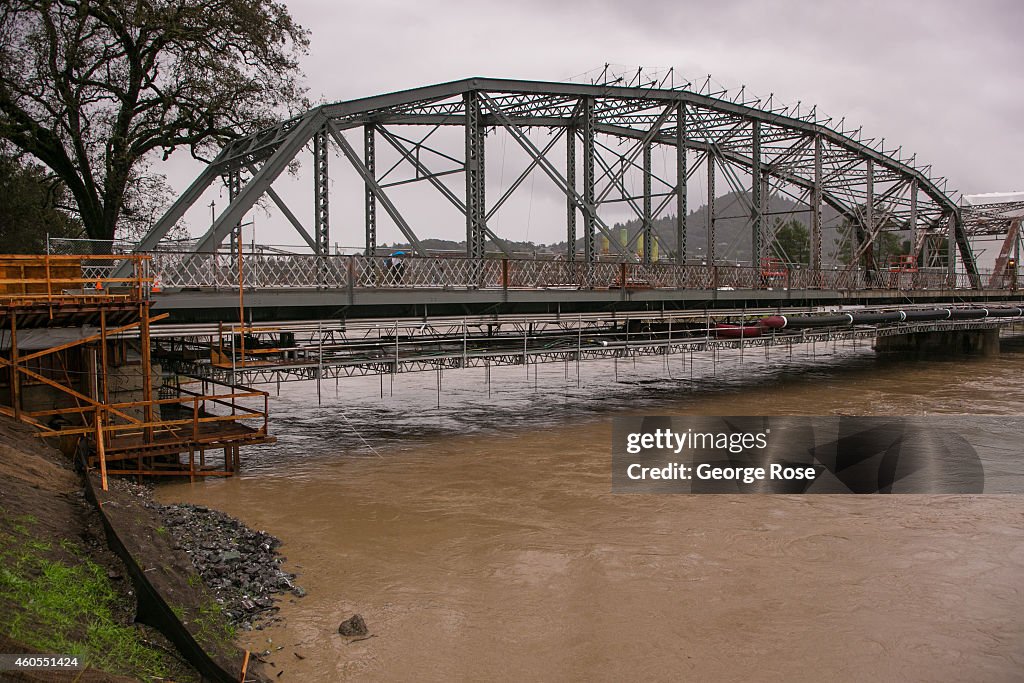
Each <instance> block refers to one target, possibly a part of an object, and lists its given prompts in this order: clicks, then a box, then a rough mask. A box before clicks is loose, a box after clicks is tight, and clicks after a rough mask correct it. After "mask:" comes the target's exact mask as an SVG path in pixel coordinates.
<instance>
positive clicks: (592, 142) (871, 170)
mask: <svg viewBox="0 0 1024 683" xmlns="http://www.w3.org/2000/svg"><path fill="white" fill-rule="evenodd" d="M398 126H424V127H431V128H436V127H445V126H457V127H460V128H462V129H463V130H464V139H465V148H464V153H463V155H462V156H461V158H458V159H454V158H452V157H451V156H449V157H448V158H449V159H452V160H453V161H456V162H457V167H456V168H455V169H454V170H453V169H449V170H446V171H444V172H437V171H435V170H434V169H430V168H428V167H427V166H426V164H425V163H424V162H423V161H422V159H420V158H419V156H418V155H417V154H416V153H415V152H416V151H418V150H414V149H412V148H411V146H410V144H409V143H408V142H407V141H404V140H405V139H404V138H403V137H401V136H397V135H394V134H393V132H392V131H393V129H394V128H395V127H398ZM353 129H361V130H362V132H363V136H362V137H363V148H362V150H358V151H357V150H356V149H355V147H354V146H353V145H352V143H351V142H350V141H349V140H348V139H347V138H346V136H345V135H344V133H345V132H346V131H351V130H353ZM488 129H500V130H502V131H505V132H507V134H508V135H509V136H510V137H511V139H513V140H514V141H515V142H516V143H517V144H518V145H519V147H521V148H522V150H523V151H524V152H525V153H526V154H527V155H528V157H529V158H530V167H529V168H528V169H527V172H530V171H533V172H537V171H539V172H542V173H544V174H545V175H547V176H548V177H549V178H550V179H551V180H552V181H553V182H554V183H555V185H557V186H558V188H559V189H560V190H561V191H562V193H563V194H564V195H565V197H566V239H567V240H568V241H569V244H570V245H572V244H574V243H575V242H576V239H577V238H582V240H583V246H584V248H583V254H582V258H584V259H596V258H597V255H598V248H597V244H596V240H597V238H598V236H600V235H603V236H604V237H605V238H606V239H607V240H608V244H609V245H610V246H611V248H613V249H614V250H615V251H616V252H618V253H619V255H620V256H621V258H623V259H632V258H635V257H634V256H633V254H634V251H635V249H634V246H635V245H634V244H623V243H622V242H621V241H620V240H619V239H618V237H617V236H616V235H614V234H612V231H611V229H610V228H609V226H608V225H607V224H606V223H604V221H602V219H601V217H600V212H599V209H600V206H601V204H602V202H603V201H605V200H607V199H608V197H609V195H610V194H614V193H616V192H617V193H618V195H619V196H617V197H616V198H615V199H616V201H624V202H626V203H627V204H629V205H630V206H631V208H632V209H633V211H634V212H635V213H636V215H637V218H638V219H639V220H640V223H641V225H642V231H641V234H642V236H643V244H644V245H651V244H653V243H654V241H655V240H658V239H663V238H664V236H659V235H657V234H655V232H654V221H655V219H656V218H657V217H658V215H659V214H660V213H661V212H662V211H664V210H666V209H668V208H670V207H672V208H674V209H675V213H676V218H675V223H674V232H675V235H674V236H673V237H674V239H672V240H669V241H670V242H671V243H672V244H674V245H675V248H674V249H672V254H671V258H672V259H674V260H676V261H677V262H679V263H683V262H685V260H686V259H687V257H689V256H692V254H690V253H688V251H687V247H686V245H687V236H688V235H693V234H694V231H695V230H706V231H707V232H708V233H709V234H707V240H708V245H709V246H708V249H709V252H711V253H709V254H708V255H709V256H710V257H711V258H712V260H713V259H714V253H713V249H714V243H715V239H714V236H713V235H714V221H715V218H714V215H715V213H714V199H715V189H714V184H715V179H716V178H720V179H724V180H725V181H726V183H727V184H728V185H729V186H730V188H731V189H733V190H735V191H737V193H738V194H740V196H743V197H744V203H745V204H746V207H745V208H746V209H747V213H748V214H749V220H748V224H749V227H750V253H751V259H752V261H755V262H756V260H757V258H758V257H759V256H763V255H764V254H765V253H767V252H766V250H767V248H768V246H769V245H770V243H771V240H772V234H771V225H770V224H769V223H770V221H768V220H767V219H768V211H767V209H766V207H767V197H768V192H769V188H770V187H771V184H772V183H774V187H773V188H772V189H775V190H776V191H783V192H785V193H787V194H789V195H790V196H791V197H793V198H794V199H797V200H798V202H799V203H801V204H803V205H805V206H806V207H807V209H806V210H807V211H808V212H809V213H810V215H811V221H810V222H811V225H810V226H809V227H810V232H811V244H812V248H811V264H810V265H811V268H813V269H820V268H821V267H822V254H821V250H822V207H823V206H829V207H831V208H832V209H833V210H835V211H836V212H837V213H838V214H840V215H841V216H843V217H845V219H846V221H847V222H848V224H849V225H850V226H851V227H852V228H853V229H854V231H855V244H856V245H857V247H858V248H857V257H858V258H857V259H856V261H857V262H860V263H863V265H865V267H866V268H868V269H869V270H870V269H872V268H874V267H876V264H875V263H874V259H873V256H872V253H873V249H874V245H875V242H876V240H877V239H878V236H879V234H881V233H882V232H885V231H889V230H894V229H899V230H909V231H910V234H911V240H912V243H913V245H914V249H915V252H917V251H919V250H920V249H921V245H922V244H923V243H924V242H925V240H926V239H927V237H928V236H930V235H934V236H941V237H945V238H947V240H948V242H947V245H948V249H949V258H948V259H947V267H948V268H949V270H950V273H951V274H952V271H953V268H954V258H953V256H954V248H955V249H956V250H957V251H958V252H959V257H960V260H961V262H962V264H963V269H964V270H965V271H966V272H967V273H968V274H969V275H970V277H971V281H972V283H974V285H975V286H980V283H979V278H978V273H977V267H976V264H975V260H974V256H973V254H972V252H971V248H970V244H969V241H968V237H967V235H968V232H967V231H966V230H965V228H964V221H963V217H962V215H961V210H960V207H959V206H958V204H957V203H956V202H955V201H954V200H953V199H952V198H951V197H950V196H949V195H948V194H946V192H945V191H944V189H942V188H940V186H939V185H938V184H937V183H936V182H935V181H933V180H932V179H931V178H929V177H928V175H927V174H926V173H924V172H923V171H922V170H921V169H919V168H916V167H915V166H914V165H912V163H911V160H908V159H905V158H903V157H902V156H900V155H899V150H896V151H889V152H886V151H885V150H884V149H883V148H881V147H877V146H871V145H870V144H868V143H869V142H871V141H867V142H865V141H861V140H859V139H855V137H853V136H851V135H850V131H844V130H842V129H841V128H840V127H836V126H833V125H832V122H831V120H819V119H817V118H816V116H815V115H814V114H813V112H812V113H811V114H807V115H803V116H801V115H799V114H797V113H795V112H791V111H789V110H784V109H773V108H772V107H770V106H765V105H764V104H763V103H762V102H760V101H756V102H755V101H740V100H735V101H733V100H729V99H724V98H722V97H714V96H711V95H706V94H701V93H699V92H693V91H690V90H684V89H662V88H652V87H625V86H616V85H601V84H579V83H549V82H537V81H520V80H503V79H490V78H470V79H465V80H460V81H454V82H450V83H442V84H437V85H430V86H425V87H420V88H414V89H411V90H405V91H400V92H394V93H388V94H383V95H377V96H373V97H367V98H361V99H356V100H350V101H345V102H338V103H334V104H326V105H322V106H319V107H316V108H314V109H312V110H310V111H308V112H306V113H304V114H303V115H301V116H298V117H295V118H292V119H289V120H287V121H282V122H281V123H279V124H277V125H276V126H274V127H272V128H270V129H267V130H263V131H260V132H258V133H255V134H252V135H249V136H247V137H244V138H241V139H238V140H235V141H233V142H231V143H229V144H227V145H226V146H225V147H224V148H223V149H222V150H221V152H220V154H219V155H218V156H217V157H216V159H214V160H213V161H212V162H211V163H210V164H209V165H208V166H207V167H206V168H205V169H204V170H203V171H202V172H201V173H200V175H199V176H198V177H197V178H196V179H195V180H194V181H193V183H192V184H191V185H190V186H189V188H188V189H187V190H186V191H185V193H183V194H182V195H181V196H180V197H179V198H178V199H177V201H175V202H174V204H173V205H172V206H171V207H170V209H169V210H168V211H167V213H166V214H165V215H164V216H163V217H162V218H161V219H160V221H158V222H157V224H156V225H155V226H154V228H153V229H152V230H151V231H150V232H149V234H148V235H146V237H145V238H144V239H143V240H142V242H141V243H140V244H139V246H138V250H139V251H149V250H152V249H154V248H155V247H156V246H157V245H158V243H159V242H160V240H161V239H162V238H163V237H164V236H165V235H166V234H167V232H168V230H169V229H170V228H171V227H172V226H173V225H175V224H176V223H177V222H178V221H179V220H180V219H181V218H182V217H183V216H184V214H185V212H186V211H187V210H188V209H189V208H190V207H191V206H193V205H194V204H195V203H196V202H197V201H198V200H199V198H200V197H201V196H202V194H203V192H204V191H205V190H206V189H207V188H209V187H210V186H211V184H213V183H214V182H215V181H216V180H217V179H218V178H220V179H223V180H224V181H225V182H226V184H227V185H228V188H229V194H230V202H229V204H228V205H227V206H226V207H225V208H224V209H223V210H222V211H221V212H220V214H219V215H218V216H217V217H216V219H215V220H214V221H213V224H212V226H211V227H210V229H209V230H208V231H207V233H206V234H205V235H204V236H203V237H202V238H201V239H200V240H199V242H198V244H197V246H196V251H212V250H215V249H216V248H217V247H218V246H219V245H220V244H221V243H222V242H223V241H224V239H225V238H226V237H227V236H228V235H229V234H231V232H232V230H234V229H235V226H238V225H239V224H240V223H241V222H242V220H243V217H244V216H245V214H246V213H247V212H248V211H249V210H250V209H252V207H253V206H254V204H255V203H256V202H257V201H259V200H260V199H261V198H267V199H268V200H269V201H272V202H273V203H274V204H276V205H277V206H278V207H279V209H280V210H281V212H282V213H283V215H284V216H285V218H286V219H287V220H288V222H289V223H291V225H292V226H293V227H294V228H295V230H296V232H297V233H298V234H299V235H300V236H301V237H302V239H303V240H305V241H306V242H307V243H308V245H309V246H310V248H312V249H313V250H314V251H315V252H317V253H326V252H327V250H328V246H329V244H330V239H329V237H330V204H329V201H328V196H329V191H328V164H327V158H328V155H327V150H328V149H330V148H332V147H334V148H336V149H338V150H340V152H341V154H342V156H343V157H344V158H345V159H346V160H347V161H348V162H349V163H350V164H351V166H352V167H353V168H354V169H355V170H356V172H357V173H358V174H359V175H360V176H361V178H362V180H363V183H364V185H365V211H364V218H365V221H364V222H365V249H366V251H367V252H368V253H372V251H373V250H374V249H375V248H376V221H377V215H378V212H379V211H384V212H385V213H386V214H387V215H388V216H389V217H390V218H391V220H392V221H393V222H394V223H395V224H396V225H397V227H398V228H399V230H401V232H402V233H403V235H404V236H405V237H406V239H407V240H408V241H409V242H410V244H412V245H413V248H414V249H417V250H422V247H421V246H420V245H419V238H418V236H417V234H416V232H415V229H414V225H413V221H410V220H408V219H407V218H406V217H405V216H404V215H403V214H402V213H401V211H400V210H399V208H398V207H397V206H396V204H395V203H394V202H393V201H392V200H391V198H390V196H389V194H388V191H387V189H388V188H387V187H386V186H385V184H384V183H382V182H381V181H380V178H379V176H378V173H377V169H376V167H375V158H376V146H377V144H378V143H379V142H382V141H383V142H384V143H385V144H387V145H389V146H390V148H394V149H395V150H397V151H398V153H399V154H400V155H401V156H402V158H403V160H404V162H405V163H407V164H409V165H410V166H411V167H413V168H415V170H416V177H417V180H419V181H421V182H427V183H429V184H430V185H431V186H433V187H434V188H435V189H436V190H437V191H438V192H440V193H441V194H442V195H443V196H444V197H445V198H446V199H447V200H448V201H450V202H451V203H452V204H453V205H454V206H455V207H456V208H457V209H458V210H459V212H460V213H461V214H462V215H463V216H464V217H465V221H466V243H467V255H469V256H473V257H482V256H483V250H484V244H485V242H486V240H488V239H490V240H492V241H493V243H495V244H497V245H499V246H502V245H503V241H502V237H501V236H500V235H498V234H496V233H495V231H494V229H493V228H492V226H491V225H489V224H488V218H489V216H490V215H491V214H492V213H493V211H494V210H495V208H496V207H495V204H497V203H500V202H502V201H504V200H505V199H507V197H508V196H509V195H510V194H511V192H513V191H514V190H515V187H517V186H518V184H519V183H521V182H522V179H523V177H525V176H522V175H521V176H520V177H519V178H518V179H517V180H516V181H515V182H514V183H511V184H510V185H509V187H508V188H502V196H501V197H500V198H499V200H498V202H492V204H491V205H490V207H489V205H488V203H487V199H486V197H485V181H486V177H487V164H486V158H485V154H484V147H485V144H484V136H485V134H486V132H487V130H488ZM536 130H547V131H548V135H549V141H548V142H547V144H545V145H541V144H539V143H537V142H536V141H535V140H534V137H535V136H534V137H531V135H530V132H531V131H536ZM601 136H611V137H614V138H618V139H620V140H625V141H629V142H630V143H631V144H630V145H628V146H627V148H626V150H625V151H623V152H619V153H618V159H617V160H616V161H615V162H612V163H610V162H608V161H607V159H604V158H603V157H602V154H601V153H599V152H598V150H597V145H598V144H599V143H598V140H599V139H600V137H601ZM555 138H558V139H557V140H556V139H555ZM560 140H564V141H565V145H566V147H565V150H566V151H565V158H564V164H563V165H562V166H561V167H559V166H558V165H557V164H555V163H553V162H552V160H551V159H550V158H549V151H550V150H551V149H552V148H553V145H554V144H555V143H556V142H558V141H560ZM680 141H682V143H681V144H680ZM655 145H664V146H667V147H669V148H674V149H675V164H674V173H673V174H671V175H670V176H669V178H668V179H667V180H666V179H662V178H658V177H657V174H655V173H654V172H653V171H652V169H651V149H652V147H654V146H655ZM310 146H311V147H312V152H313V164H312V167H313V173H312V175H313V179H312V180H313V186H314V195H315V197H316V201H315V207H316V209H315V216H314V220H313V225H312V226H308V225H303V224H302V223H301V222H300V221H299V220H298V219H297V218H295V215H294V213H293V212H292V211H291V210H290V209H289V208H288V206H287V204H286V203H285V202H284V200H283V199H282V198H281V197H280V196H279V195H278V194H277V193H276V192H275V191H274V189H273V187H272V184H273V182H274V180H275V179H276V178H277V177H278V176H280V174H281V173H282V172H284V171H285V169H286V168H288V166H289V164H291V163H292V162H294V161H295V160H296V158H297V157H298V156H299V155H300V153H302V152H303V150H305V149H307V148H309V147H310ZM605 153H607V148H606V149H605ZM616 164H617V165H618V167H619V168H620V169H621V171H620V170H616V168H615V167H616ZM701 167H703V172H704V173H705V174H706V176H707V178H708V181H707V183H706V184H707V186H708V196H707V203H708V205H709V212H708V215H709V216H710V219H709V220H708V224H707V225H704V226H693V225H687V218H688V213H689V212H688V205H689V202H690V199H689V197H688V190H687V183H686V182H679V179H680V178H687V179H688V178H691V177H693V175H694V174H695V173H696V172H697V171H698V168H701ZM626 169H636V170H638V171H639V172H640V173H641V174H642V178H643V191H642V192H641V193H640V194H639V195H635V196H632V195H630V193H628V192H626V188H625V187H624V185H623V183H622V174H623V173H625V172H626ZM737 170H738V171H739V173H737ZM578 171H579V173H577V172H578ZM449 173H461V174H462V175H464V177H465V189H464V192H461V193H458V192H454V191H452V189H451V187H450V186H449V185H448V184H446V183H444V182H442V181H441V177H442V176H444V175H447V174H449ZM577 175H579V178H578V179H577ZM656 180H657V181H661V182H662V183H663V184H664V185H666V186H667V187H669V188H670V189H669V191H667V192H663V193H660V194H655V193H654V192H653V191H652V182H653V181H656ZM602 183H603V186H602ZM747 186H749V187H747ZM656 201H657V205H656V203H655V202H656ZM580 218H582V225H577V223H578V221H579V219H580ZM572 251H573V250H572V249H570V258H572V257H573V255H572ZM639 258H640V259H641V260H649V259H650V258H651V248H650V246H645V247H644V249H643V250H642V253H641V254H640V256H639Z"/></svg>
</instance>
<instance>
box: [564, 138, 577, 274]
mask: <svg viewBox="0 0 1024 683" xmlns="http://www.w3.org/2000/svg"><path fill="white" fill-rule="evenodd" d="M565 183H566V185H567V186H568V188H569V191H568V192H566V193H565V237H566V242H567V244H568V250H567V255H568V258H569V260H570V261H575V260H576V200H575V199H574V198H573V195H574V194H575V193H576V126H569V129H568V130H567V131H566V132H565Z"/></svg>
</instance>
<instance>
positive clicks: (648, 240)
mask: <svg viewBox="0 0 1024 683" xmlns="http://www.w3.org/2000/svg"><path fill="white" fill-rule="evenodd" d="M643 211H644V224H643V241H644V243H643V262H644V263H651V261H652V260H653V259H652V258H651V255H652V254H653V253H654V219H653V217H652V216H651V143H650V142H647V143H644V208H643Z"/></svg>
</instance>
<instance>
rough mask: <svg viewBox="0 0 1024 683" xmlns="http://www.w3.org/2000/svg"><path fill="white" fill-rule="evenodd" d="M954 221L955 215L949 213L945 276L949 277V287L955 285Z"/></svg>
mask: <svg viewBox="0 0 1024 683" xmlns="http://www.w3.org/2000/svg"><path fill="white" fill-rule="evenodd" d="M956 222H957V215H956V214H954V213H950V214H949V222H948V226H949V232H948V234H947V235H946V277H947V278H948V279H949V287H950V288H951V289H952V288H955V287H956Z"/></svg>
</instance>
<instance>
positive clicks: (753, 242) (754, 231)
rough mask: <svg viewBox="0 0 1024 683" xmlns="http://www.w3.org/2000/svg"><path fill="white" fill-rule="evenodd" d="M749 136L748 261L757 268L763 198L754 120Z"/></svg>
mask: <svg viewBox="0 0 1024 683" xmlns="http://www.w3.org/2000/svg"><path fill="white" fill-rule="evenodd" d="M751 128H752V130H751V135H752V140H753V152H752V153H751V157H750V161H751V165H750V173H751V194H752V195H753V196H752V197H751V199H752V201H751V204H750V260H751V264H752V265H753V266H754V267H757V266H758V265H759V264H760V263H761V257H762V255H763V254H762V253H761V249H762V245H761V236H762V234H763V233H762V225H761V223H762V209H763V207H762V206H761V203H762V201H763V200H764V196H763V195H762V193H761V192H762V190H763V189H764V188H763V187H762V185H763V184H764V183H763V178H762V174H761V122H760V121H757V120H754V121H752V122H751Z"/></svg>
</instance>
